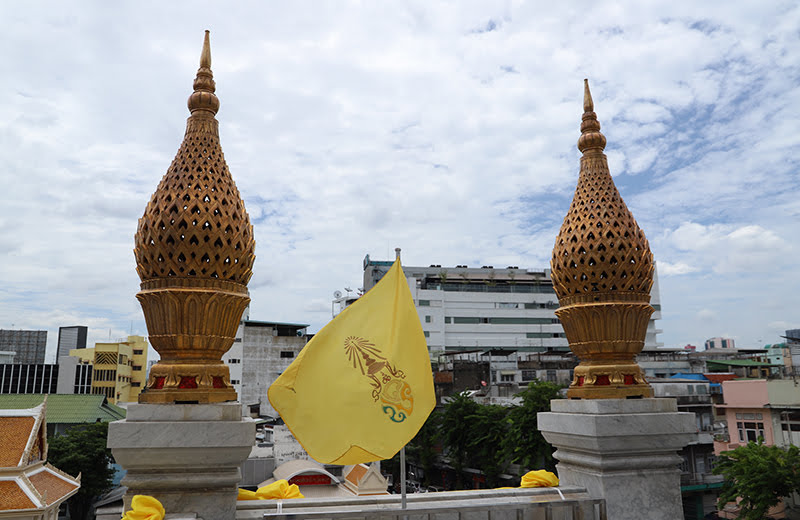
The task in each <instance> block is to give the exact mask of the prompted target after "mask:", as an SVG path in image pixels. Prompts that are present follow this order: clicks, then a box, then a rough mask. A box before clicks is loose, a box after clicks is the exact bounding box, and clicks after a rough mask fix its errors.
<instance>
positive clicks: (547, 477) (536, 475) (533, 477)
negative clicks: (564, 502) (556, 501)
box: [519, 469, 558, 488]
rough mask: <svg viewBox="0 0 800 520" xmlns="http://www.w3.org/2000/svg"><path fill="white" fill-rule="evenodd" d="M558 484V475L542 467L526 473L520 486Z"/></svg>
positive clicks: (553, 485) (552, 485) (549, 485)
mask: <svg viewBox="0 0 800 520" xmlns="http://www.w3.org/2000/svg"><path fill="white" fill-rule="evenodd" d="M557 485H558V477H557V476H556V475H555V474H554V473H551V472H549V471H545V470H543V469H540V470H537V471H529V472H527V473H525V474H524V475H523V476H522V482H520V484H519V487H524V488H532V487H555V486H557Z"/></svg>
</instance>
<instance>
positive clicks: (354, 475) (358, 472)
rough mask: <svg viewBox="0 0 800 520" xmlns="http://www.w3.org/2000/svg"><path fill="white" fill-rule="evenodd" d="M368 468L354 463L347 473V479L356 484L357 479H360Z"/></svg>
mask: <svg viewBox="0 0 800 520" xmlns="http://www.w3.org/2000/svg"><path fill="white" fill-rule="evenodd" d="M368 470H369V468H367V467H366V466H364V465H363V464H356V465H355V466H353V469H351V470H350V473H348V474H347V477H346V478H347V480H348V481H350V482H351V483H352V484H354V485H356V486H358V481H359V480H361V477H363V476H364V475H366V474H367V471H368Z"/></svg>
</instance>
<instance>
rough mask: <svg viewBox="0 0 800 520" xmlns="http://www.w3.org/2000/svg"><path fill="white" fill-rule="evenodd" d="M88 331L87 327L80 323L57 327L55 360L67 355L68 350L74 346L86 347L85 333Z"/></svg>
mask: <svg viewBox="0 0 800 520" xmlns="http://www.w3.org/2000/svg"><path fill="white" fill-rule="evenodd" d="M88 331H89V329H88V327H84V326H82V325H75V326H72V327H59V328H58V347H57V348H56V361H58V359H59V358H60V357H61V356H66V355H69V351H70V350H72V349H74V348H86V333H87V332H88Z"/></svg>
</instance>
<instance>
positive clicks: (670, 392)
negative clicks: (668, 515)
mask: <svg viewBox="0 0 800 520" xmlns="http://www.w3.org/2000/svg"><path fill="white" fill-rule="evenodd" d="M648 383H650V384H651V385H652V387H653V392H654V396H655V397H667V398H674V399H676V400H677V403H678V410H679V411H681V412H691V413H693V414H694V415H695V425H696V427H697V435H696V437H695V438H694V439H693V440H692V441H690V442H689V444H688V445H687V446H685V447H684V448H683V449H682V450H681V451H680V456H681V458H682V459H683V462H682V463H681V465H680V470H681V496H682V498H683V511H684V518H687V519H693V520H694V519H697V520H702V519H703V518H706V515H708V514H709V513H712V512H714V511H716V510H717V498H718V497H719V490H720V488H721V487H722V480H723V478H722V476H721V475H714V474H713V473H712V470H713V467H714V462H715V460H716V456H715V455H714V437H713V432H714V411H713V402H712V400H711V384H712V383H711V382H710V381H709V380H708V379H706V377H705V376H703V375H702V374H677V375H675V376H673V377H670V378H666V379H648Z"/></svg>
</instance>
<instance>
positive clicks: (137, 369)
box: [133, 365, 142, 372]
mask: <svg viewBox="0 0 800 520" xmlns="http://www.w3.org/2000/svg"><path fill="white" fill-rule="evenodd" d="M133 370H134V371H136V372H141V370H142V367H141V365H133Z"/></svg>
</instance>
